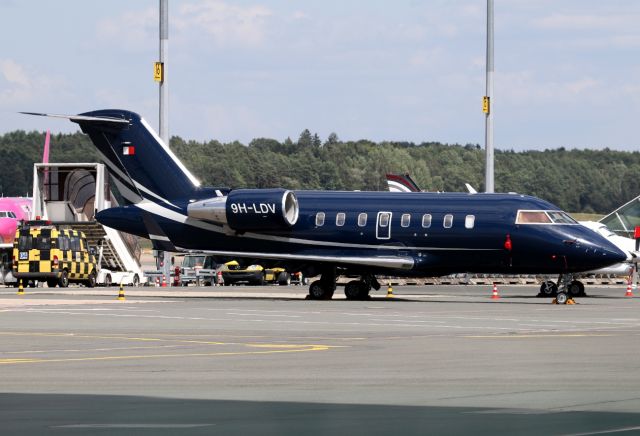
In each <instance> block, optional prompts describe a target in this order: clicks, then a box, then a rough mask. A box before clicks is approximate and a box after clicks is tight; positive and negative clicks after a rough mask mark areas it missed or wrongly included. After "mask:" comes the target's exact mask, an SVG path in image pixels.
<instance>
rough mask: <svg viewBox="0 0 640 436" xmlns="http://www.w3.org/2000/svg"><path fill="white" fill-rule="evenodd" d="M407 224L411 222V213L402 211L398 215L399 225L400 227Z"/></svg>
mask: <svg viewBox="0 0 640 436" xmlns="http://www.w3.org/2000/svg"><path fill="white" fill-rule="evenodd" d="M409 224H411V215H410V214H408V213H403V214H402V217H400V225H401V226H402V227H409Z"/></svg>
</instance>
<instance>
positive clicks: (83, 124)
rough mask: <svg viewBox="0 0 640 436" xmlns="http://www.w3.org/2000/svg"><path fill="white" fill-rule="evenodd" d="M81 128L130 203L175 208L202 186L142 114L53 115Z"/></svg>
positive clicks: (102, 112)
mask: <svg viewBox="0 0 640 436" xmlns="http://www.w3.org/2000/svg"><path fill="white" fill-rule="evenodd" d="M23 113H26V114H29V115H40V116H48V117H56V118H66V119H69V120H71V121H72V122H74V123H77V124H79V125H80V128H81V129H82V131H83V132H84V133H86V134H87V135H89V137H90V138H91V141H92V142H93V144H94V145H95V146H96V148H97V149H98V152H99V154H100V155H101V157H102V160H103V161H104V162H105V164H106V165H107V166H108V168H109V173H110V174H111V180H112V182H113V183H114V184H115V185H116V186H117V187H118V190H119V191H120V194H121V195H122V196H123V197H124V198H125V200H127V201H128V202H130V203H134V204H135V203H139V202H141V201H143V200H150V201H153V202H155V203H161V204H162V203H165V204H168V205H172V206H176V205H175V204H174V201H175V200H178V199H189V198H192V197H191V195H192V194H193V193H194V191H196V190H197V189H198V187H199V185H200V183H199V182H198V180H197V179H196V178H195V177H194V176H193V175H192V174H191V173H190V172H189V170H187V168H186V167H185V166H184V165H183V164H182V162H180V160H179V159H178V158H177V157H176V156H175V154H174V153H173V152H172V151H171V149H169V147H168V145H167V144H165V143H164V141H163V140H162V139H161V138H160V137H159V136H158V134H157V133H156V132H155V131H154V130H153V128H151V126H150V125H149V124H148V123H147V122H146V121H145V120H144V119H143V118H142V117H140V115H138V114H136V113H134V112H130V111H126V110H119V109H107V110H99V111H92V112H86V113H82V114H79V115H53V114H41V113H32V112H23Z"/></svg>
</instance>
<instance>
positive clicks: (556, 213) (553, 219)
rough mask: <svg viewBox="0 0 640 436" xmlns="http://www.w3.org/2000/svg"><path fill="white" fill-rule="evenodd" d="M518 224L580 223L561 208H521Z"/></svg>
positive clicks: (517, 218)
mask: <svg viewBox="0 0 640 436" xmlns="http://www.w3.org/2000/svg"><path fill="white" fill-rule="evenodd" d="M516 224H578V222H577V221H576V220H574V219H573V218H571V217H570V216H569V214H567V213H566V212H562V211H561V210H519V211H518V215H517V216H516Z"/></svg>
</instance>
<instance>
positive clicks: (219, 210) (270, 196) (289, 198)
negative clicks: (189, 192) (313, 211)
mask: <svg viewBox="0 0 640 436" xmlns="http://www.w3.org/2000/svg"><path fill="white" fill-rule="evenodd" d="M187 213H188V215H189V216H190V217H192V218H197V219H203V220H207V221H212V222H214V223H217V224H227V225H228V226H229V227H231V228H232V229H233V230H242V231H244V230H254V231H261V230H282V229H288V228H290V227H291V226H293V225H294V224H295V223H296V222H297V221H298V215H299V213H300V208H299V206H298V199H297V198H296V195H295V194H294V193H293V192H292V191H289V190H286V189H236V190H233V191H231V192H229V194H228V195H227V196H225V197H214V198H210V199H207V200H200V201H196V202H193V203H191V204H190V205H189V206H188V207H187Z"/></svg>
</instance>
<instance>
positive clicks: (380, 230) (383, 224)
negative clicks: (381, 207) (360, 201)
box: [376, 212, 393, 239]
mask: <svg viewBox="0 0 640 436" xmlns="http://www.w3.org/2000/svg"><path fill="white" fill-rule="evenodd" d="M392 215H393V214H392V213H391V212H378V217H377V219H376V238H377V239H390V238H391V217H392Z"/></svg>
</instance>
